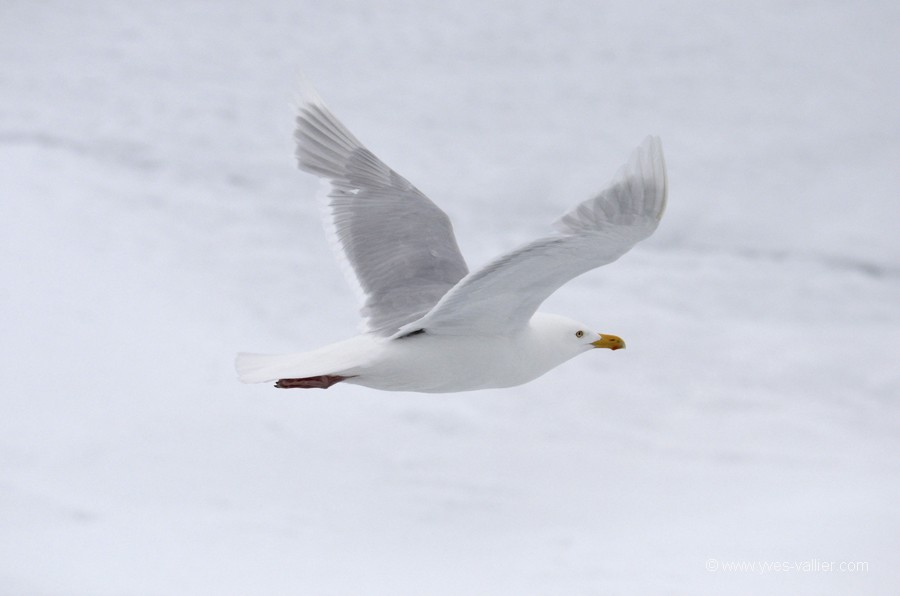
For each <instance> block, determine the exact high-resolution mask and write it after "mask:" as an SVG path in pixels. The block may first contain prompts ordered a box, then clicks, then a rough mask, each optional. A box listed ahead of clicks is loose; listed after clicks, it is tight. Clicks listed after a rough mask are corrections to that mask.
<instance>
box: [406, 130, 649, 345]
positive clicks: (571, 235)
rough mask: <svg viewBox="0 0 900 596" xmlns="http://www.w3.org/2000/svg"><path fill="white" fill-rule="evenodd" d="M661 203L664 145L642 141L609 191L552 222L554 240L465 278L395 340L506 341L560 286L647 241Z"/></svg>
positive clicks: (519, 251)
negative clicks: (410, 336)
mask: <svg viewBox="0 0 900 596" xmlns="http://www.w3.org/2000/svg"><path fill="white" fill-rule="evenodd" d="M665 205H666V168H665V162H664V161H663V153H662V146H661V145H660V142H659V139H658V138H656V137H648V138H647V139H646V140H645V141H644V143H643V144H642V145H641V146H640V147H639V148H638V149H636V150H635V151H634V153H633V154H632V155H631V158H630V159H629V160H628V162H627V163H626V164H625V166H624V167H623V168H622V169H621V170H619V172H618V173H617V174H616V176H615V178H614V179H613V181H612V183H611V184H610V186H609V187H608V188H606V189H605V190H603V191H602V192H601V193H600V194H599V195H597V196H596V197H594V198H592V199H588V200H587V201H584V202H583V203H580V204H579V205H577V206H576V207H575V208H574V209H572V210H571V211H569V212H568V213H566V214H565V215H563V216H562V217H561V218H560V219H559V220H557V221H556V222H555V224H554V228H555V229H556V230H557V232H558V233H557V234H554V235H552V236H547V237H545V238H540V239H538V240H535V241H533V242H531V243H529V244H526V245H525V246H522V247H521V248H519V249H517V250H514V251H512V252H510V253H507V254H505V255H503V256H501V257H498V258H497V259H495V260H493V261H492V262H490V263H488V264H487V265H486V266H485V267H483V268H481V269H480V270H478V271H475V272H473V273H471V274H469V275H468V276H466V277H465V278H463V279H462V280H461V281H460V282H459V283H458V284H456V285H455V286H454V287H453V289H451V290H450V291H449V292H447V294H445V295H444V297H443V298H441V300H440V302H438V303H437V304H436V305H435V307H434V308H433V309H432V310H431V311H430V312H429V313H428V314H427V315H425V316H424V317H422V318H421V319H419V320H417V321H413V322H411V323H409V324H407V325H406V326H405V327H403V328H401V329H400V332H399V333H398V334H397V336H402V335H404V334H407V333H410V332H413V331H416V330H418V329H424V330H425V331H426V332H427V333H431V334H438V335H442V334H446V335H457V334H464V335H479V334H481V335H485V334H486V335H493V334H499V335H507V334H511V333H514V332H515V331H516V330H518V329H521V328H522V327H524V326H525V325H526V324H527V323H528V321H529V320H530V319H531V317H532V315H534V313H535V311H536V310H537V308H538V307H539V306H540V304H541V303H542V302H543V301H544V300H546V299H547V297H549V296H550V294H552V293H553V292H554V291H556V289H557V288H559V287H560V286H562V285H563V284H564V283H566V282H567V281H569V280H570V279H572V278H573V277H576V276H578V275H581V274H582V273H585V272H586V271H590V270H591V269H594V268H596V267H600V266H601V265H606V264H607V263H611V262H613V261H615V260H616V259H618V258H619V257H621V256H622V255H623V254H625V253H626V252H628V251H629V250H630V249H631V247H632V246H634V245H635V244H636V243H638V242H640V241H641V240H643V239H644V238H647V237H648V236H650V234H652V233H653V231H654V230H655V229H656V227H657V225H658V224H659V220H660V218H661V217H662V214H663V210H664V209H665Z"/></svg>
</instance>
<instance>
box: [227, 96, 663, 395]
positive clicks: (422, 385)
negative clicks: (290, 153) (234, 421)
mask: <svg viewBox="0 0 900 596" xmlns="http://www.w3.org/2000/svg"><path fill="white" fill-rule="evenodd" d="M295 137H296V141H297V152H296V154H297V160H298V163H299V165H300V168H301V169H303V170H305V171H308V172H311V173H314V174H317V175H319V176H321V177H322V178H324V179H325V180H326V181H328V183H329V186H328V190H327V191H326V196H325V197H324V201H325V207H326V209H325V212H326V227H327V228H328V229H329V230H330V231H331V232H332V234H331V235H332V241H333V244H334V245H335V248H336V249H337V254H338V258H339V261H340V262H341V264H342V267H343V268H344V270H345V273H347V274H348V276H349V277H350V279H351V283H352V284H353V285H354V286H356V287H357V289H358V290H359V292H360V293H361V298H362V302H363V304H362V316H363V320H364V323H365V325H364V332H363V333H362V334H361V335H359V336H357V337H353V338H350V339H348V340H345V341H342V342H338V343H336V344H331V345H329V346H325V347H323V348H321V349H319V350H315V351H312V352H305V353H298V354H282V355H260V354H239V355H238V358H237V369H238V373H239V375H240V379H241V380H242V381H244V382H248V383H255V382H264V381H278V383H277V385H276V386H279V387H323V388H324V387H328V386H330V385H332V384H334V383H336V382H341V381H343V382H348V383H355V384H359V385H365V386H368V387H373V388H376V389H384V390H393V391H422V392H452V391H468V390H473V389H484V388H490V387H510V386H514V385H519V384H522V383H525V382H528V381H530V380H532V379H535V378H537V377H539V376H540V375H542V374H544V373H545V372H547V371H549V370H551V369H552V368H555V367H556V366H559V365H560V364H562V363H563V362H565V361H566V360H569V359H570V358H572V357H574V356H576V355H577V354H579V353H581V352H584V351H587V350H590V349H593V348H598V347H606V348H612V349H617V348H621V347H624V342H622V341H621V340H620V339H619V338H617V337H615V336H610V335H599V339H598V334H596V333H591V332H588V330H587V329H588V327H587V326H585V325H583V324H580V323H578V322H576V321H573V320H571V319H568V318H566V317H560V316H557V315H550V314H546V313H536V311H537V308H538V307H539V306H540V304H541V303H542V302H543V301H544V300H545V299H546V298H547V297H548V296H550V294H552V293H553V292H554V291H556V289H557V288H559V287H560V286H562V285H563V284H564V283H566V282H567V281H569V280H570V279H572V278H574V277H576V276H578V275H581V274H582V273H585V272H587V271H589V270H591V269H594V268H596V267H600V266H602V265H606V264H608V263H611V262H612V261H615V260H616V259H618V258H619V257H620V256H622V255H623V254H625V253H626V252H628V250H630V249H631V247H632V246H634V245H635V244H636V243H637V242H639V241H641V240H643V239H645V238H647V237H648V236H649V235H650V234H652V233H653V231H654V230H655V229H656V227H657V225H658V224H659V220H660V218H661V217H662V214H663V211H664V209H665V204H666V171H665V163H664V161H663V154H662V147H661V145H660V142H659V139H658V138H656V137H648V138H647V139H646V140H645V141H644V142H643V143H642V144H641V146H640V147H638V148H637V149H636V150H635V151H634V153H633V154H632V155H631V157H630V158H629V160H628V161H627V163H626V164H625V166H623V167H622V168H621V169H620V170H619V172H618V173H617V174H616V176H615V177H614V179H613V181H612V183H611V184H610V185H609V186H608V187H607V188H606V189H604V190H603V191H601V192H600V193H598V194H597V195H596V196H595V197H593V198H590V199H588V200H586V201H584V202H582V203H579V204H578V205H576V206H575V207H574V208H573V209H572V210H570V211H569V212H568V213H566V214H565V215H563V216H562V217H561V218H560V219H559V220H557V221H556V222H555V223H554V228H555V230H556V233H554V234H551V235H548V236H546V237H543V238H539V239H537V240H534V241H532V242H529V243H528V244H526V245H524V246H522V247H520V248H518V249H516V250H514V251H512V252H509V253H507V254H505V255H502V256H500V257H498V258H496V259H494V260H493V261H491V262H490V263H488V264H487V265H486V266H484V267H482V268H481V269H479V270H477V271H474V272H472V273H469V271H468V267H467V266H466V263H465V261H464V260H463V258H462V255H461V254H460V252H459V248H458V246H457V244H456V239H455V238H454V236H453V229H452V226H451V224H450V220H449V218H448V217H447V215H446V214H445V213H444V212H443V211H441V210H440V209H439V208H438V207H437V206H436V205H435V204H434V203H432V202H431V201H430V200H429V199H428V198H427V197H426V196H425V195H424V194H422V193H421V192H420V191H419V190H418V189H416V188H415V187H414V186H413V185H412V184H410V183H409V182H408V181H407V180H406V179H405V178H403V177H402V176H400V175H399V174H397V173H396V172H394V171H393V170H391V169H390V168H388V167H387V166H386V165H385V164H384V163H383V162H381V160H379V159H378V158H377V157H376V156H375V155H374V154H373V153H372V152H370V151H369V150H368V149H366V148H365V147H364V146H363V145H362V144H361V143H360V142H359V141H358V140H357V139H356V137H354V136H353V135H352V134H351V133H350V132H349V131H348V130H347V129H346V128H345V127H344V126H343V125H342V124H341V123H340V122H339V121H338V120H337V119H336V118H335V117H334V116H333V115H332V114H331V112H330V111H329V110H328V109H327V108H326V107H325V105H324V104H323V103H322V101H321V99H320V98H319V97H318V96H317V95H316V94H315V93H314V92H309V93H307V94H306V95H305V97H304V98H303V100H302V102H301V104H300V107H299V114H298V116H297V130H296V135H295Z"/></svg>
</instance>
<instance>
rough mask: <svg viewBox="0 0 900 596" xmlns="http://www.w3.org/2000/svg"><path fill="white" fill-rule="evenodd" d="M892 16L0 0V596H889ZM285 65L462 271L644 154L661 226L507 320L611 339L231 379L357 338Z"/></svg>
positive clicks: (899, 441)
mask: <svg viewBox="0 0 900 596" xmlns="http://www.w3.org/2000/svg"><path fill="white" fill-rule="evenodd" d="M898 25H900V8H898V5H897V4H896V3H895V2H887V1H881V2H879V1H868V2H853V3H851V2H802V1H797V2H782V1H777V2H776V1H767V2H754V3H721V2H707V1H701V0H690V1H685V2H677V3H676V2H664V1H656V2H643V1H641V2H627V1H624V0H608V1H603V2H594V1H588V0H572V1H557V2H539V1H536V0H528V1H526V2H514V1H511V0H502V1H493V2H484V1H477V0H458V1H456V2H453V3H445V4H438V3H423V2H413V1H401V0H397V1H383V2H382V1H379V2H367V1H364V0H346V1H336V2H316V1H312V0H300V1H293V2H292V1H289V0H259V1H255V2H240V1H218V2H214V1H199V0H191V1H174V0H154V1H153V2H149V1H148V2H119V1H108V2H101V1H89V2H78V3H74V2H62V1H59V0H46V1H42V2H32V1H26V0H11V1H7V2H4V3H3V5H2V7H0V207H2V212H0V246H2V251H0V267H2V269H0V272H2V280H3V283H2V285H0V400H2V401H0V407H2V410H0V594H4V595H5V594H10V595H53V596H57V595H58V596H70V595H85V596H87V595H90V596H95V595H98V596H99V595H122V594H129V595H131V594H134V595H173V594H178V595H182V594H183V595H191V596H195V595H205V594H210V595H223V594H235V595H238V594H240V595H245V594H264V595H274V594H317V595H319V594H322V595H326V594H334V595H345V594H367V595H369V594H384V595H398V594H410V595H413V594H447V595H458V594H485V595H499V594H510V595H522V594H572V595H574V594H604V595H605V594H635V595H648V594H685V595H687V594H691V595H694V594H751V593H752V594H759V593H765V594H792V595H793V594H817V595H821V594H848V593H855V594H863V593H865V594H890V593H893V591H894V590H896V586H897V585H900V570H898V567H897V565H896V553H897V552H900V511H898V508H897V503H898V502H900V474H898V472H900V463H898V462H900V458H898V446H900V415H898V401H897V400H898V397H900V367H898V365H897V353H898V352H897V345H898V340H900V310H898V305H900V234H898V233H897V230H898V222H900V200H898V194H897V189H898V188H900V168H898V164H900V116H898V110H897V106H898V105H900V76H898V75H900V73H898V70H900V68H898V61H897V58H896V56H897V55H898V53H900V41H898V40H900V38H898V36H897V34H896V32H897V27H898ZM301 75H303V76H305V77H306V78H307V79H308V80H309V81H310V82H311V83H312V84H313V85H315V86H316V87H317V88H318V90H319V92H320V93H321V95H322V96H323V97H324V98H325V101H326V102H327V103H328V104H329V105H330V107H331V108H332V110H333V111H334V112H335V114H337V116H338V117H339V118H341V119H342V120H343V121H344V123H345V124H346V125H347V126H348V127H349V128H350V129H351V130H352V131H354V133H355V134H356V135H357V136H358V137H359V138H360V139H361V140H362V141H363V142H364V143H366V144H367V145H368V146H369V148H370V149H372V150H373V151H374V152H375V153H376V154H378V155H379V156H380V157H381V158H382V159H383V160H384V161H385V162H386V163H388V164H389V165H390V166H392V167H393V168H394V169H396V170H397V171H398V172H400V173H401V174H402V175H404V176H405V177H407V178H409V179H410V180H411V181H412V182H413V183H414V184H416V185H417V186H418V187H419V188H420V189H421V190H423V191H424V192H425V193H426V194H428V195H429V196H430V197H431V198H432V199H433V200H435V201H436V202H437V203H438V204H439V205H440V206H442V207H443V208H444V209H445V210H446V211H447V213H448V214H449V215H450V216H451V218H452V220H453V221H454V225H455V229H456V233H457V237H458V239H459V243H460V246H461V247H462V250H463V253H464V254H465V256H466V258H467V259H468V260H469V263H470V266H472V267H477V266H478V265H479V264H481V263H483V262H485V261H486V260H487V259H489V258H491V257H492V256H494V255H496V254H497V253H499V252H500V251H504V250H508V249H510V248H513V247H515V246H516V245H518V244H520V243H522V242H524V241H526V240H529V239H531V238H533V237H535V236H537V235H539V234H541V233H543V232H545V231H546V230H547V224H548V223H549V222H550V221H552V220H553V219H554V218H555V217H557V216H558V215H559V214H560V213H562V212H563V211H564V210H566V209H567V208H568V207H570V206H571V205H572V204H574V203H575V202H577V201H580V200H582V199H584V198H586V197H587V196H589V195H590V194H591V193H592V192H594V191H596V190H599V189H600V188H602V186H603V185H605V184H606V182H607V181H608V180H609V179H610V178H611V177H612V175H613V173H614V172H615V170H616V169H617V168H618V167H619V165H620V164H621V163H623V161H624V159H625V158H626V156H627V155H628V153H629V152H630V150H631V149H632V148H633V147H634V146H636V145H637V144H639V143H640V141H641V140H642V139H643V138H644V136H646V135H647V134H658V135H660V136H661V137H662V140H663V146H664V149H665V151H666V157H667V161H668V168H669V183H670V196H669V208H668V212H667V214H666V217H665V219H664V220H663V223H662V225H661V227H660V229H659V231H658V232H657V234H656V235H655V236H653V237H652V238H651V239H650V240H648V241H647V242H645V243H643V244H641V245H640V246H639V247H638V248H636V249H635V250H634V251H633V252H632V253H629V254H628V255H626V256H625V257H624V258H623V259H622V260H621V261H619V262H618V263H615V264H613V265H612V266H609V267H606V268H603V269H602V270H597V271H594V272H591V273H589V274H587V275H585V276H583V277H581V278H579V279H577V280H575V281H574V282H572V283H571V284H569V285H568V286H566V287H565V288H563V289H562V290H561V291H560V292H558V293H557V294H556V295H554V296H553V297H552V298H551V299H550V301H548V304H547V306H546V308H547V309H548V310H553V311H557V312H561V313H565V314H567V315H570V316H573V317H575V318H578V319H581V320H584V321H587V322H590V323H591V324H593V325H594V326H595V327H596V328H597V329H599V330H602V331H604V332H609V333H615V334H617V335H621V336H622V337H623V338H624V339H625V340H626V341H627V342H628V346H629V349H628V350H625V351H622V352H616V353H609V352H604V353H603V354H599V353H591V354H587V355H584V356H582V357H580V358H578V359H576V360H574V361H572V362H570V363H568V364H566V365H564V366H563V367H561V368H559V369H557V370H555V371H553V372H551V373H549V374H547V375H546V376H544V377H542V378H541V379H539V380H537V381H535V382H534V383H531V384H529V385H526V386H524V387H519V388H514V389H508V390H502V391H483V392H475V393H470V394H455V395H429V396H425V395H417V394H388V393H380V392H376V391H372V390H368V389H365V388H360V387H354V386H340V385H338V386H336V387H333V388H332V389H329V390H328V391H308V392H302V391H280V390H276V389H273V388H272V387H269V386H244V385H240V384H239V383H238V382H237V381H236V379H235V375H234V372H233V369H232V361H233V356H234V353H235V352H237V351H244V350H246V351H271V352H279V351H299V350H304V349H310V348H315V347H318V346H320V345H322V344H324V343H327V342H330V341H334V340H338V339H341V338H344V337H346V336H348V335H351V334H353V333H355V329H356V323H357V305H356V304H355V302H354V297H353V294H352V292H351V291H350V290H349V288H348V287H347V286H346V284H345V283H344V280H343V278H342V277H341V274H340V271H339V269H338V267H337V265H336V263H335V262H334V260H333V258H332V255H331V253H330V250H329V248H328V246H327V243H326V241H325V236H324V233H323V232H322V231H321V226H320V223H319V218H318V208H317V205H316V202H315V198H314V197H315V193H316V190H317V182H316V180H315V179H314V178H313V177H311V176H308V175H305V174H302V173H300V172H298V171H297V170H296V168H295V166H294V163H293V157H292V150H293V148H292V139H291V134H292V124H293V122H292V120H293V113H292V111H293V104H294V101H295V99H296V94H297V90H298V88H299V81H300V78H301ZM849 563H852V564H853V565H852V567H851V566H850V565H848V564H849ZM842 564H844V565H843V566H841V565H842ZM863 564H865V565H863Z"/></svg>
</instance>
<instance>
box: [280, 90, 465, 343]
mask: <svg viewBox="0 0 900 596" xmlns="http://www.w3.org/2000/svg"><path fill="white" fill-rule="evenodd" d="M294 137H295V139H296V141H297V150H296V156H297V162H298V163H299V165H300V169H302V170H305V171H307V172H311V173H313V174H316V175H318V176H321V177H322V178H324V179H325V180H327V181H328V182H329V183H330V186H329V188H328V190H327V191H326V196H325V197H324V199H325V200H324V203H325V211H326V214H325V220H326V221H325V225H326V228H327V229H328V230H329V231H330V232H331V236H332V245H333V246H334V247H335V249H336V254H337V256H338V260H339V261H340V262H341V265H342V268H343V269H344V272H345V273H346V274H347V277H348V279H349V280H350V282H351V285H354V286H355V287H356V289H357V290H359V291H360V292H359V293H360V294H361V300H362V309H361V313H362V316H363V320H364V324H365V329H366V330H367V331H370V332H372V333H375V334H377V335H383V336H389V335H392V334H393V333H395V332H396V331H397V329H399V328H400V327H401V326H403V325H404V324H406V323H408V322H410V321H413V320H415V319H418V318H420V317H421V316H422V315H424V314H425V313H427V312H428V311H429V310H430V309H431V308H432V307H433V306H434V305H435V304H436V303H437V302H438V300H440V298H441V297H442V296H443V295H444V294H446V293H447V291H448V290H449V289H450V288H452V287H453V286H454V285H455V284H456V283H457V282H458V281H459V280H460V279H462V278H463V277H464V276H465V275H466V274H467V273H468V268H467V267H466V263H465V260H464V259H463V257H462V255H461V254H460V252H459V247H458V246H457V244H456V239H455V237H454V235H453V228H452V226H451V224H450V220H449V218H448V217H447V215H446V214H445V213H444V212H443V211H441V209H440V208H438V207H437V206H436V205H435V204H434V203H432V202H431V201H430V200H429V199H428V197H426V196H425V195H424V194H422V193H421V192H420V191H419V190H418V189H417V188H416V187H414V186H413V185H412V184H410V183H409V182H408V181H407V180H406V179H405V178H403V177H402V176H400V175H399V174H397V173H396V172H394V171H393V170H391V169H390V168H389V167H387V166H386V165H385V164H384V163H383V162H382V161H381V160H380V159H378V158H377V157H375V155H374V154H373V153H372V152H371V151H369V150H368V149H366V148H365V147H364V146H363V145H362V143H360V142H359V141H358V140H357V139H356V137H354V136H353V134H351V133H350V131H348V130H347V129H346V128H345V127H344V126H343V125H342V124H341V123H340V122H339V121H338V120H337V118H335V117H334V116H333V115H332V114H331V112H330V111H329V110H328V108H326V107H325V105H324V104H323V103H322V101H321V99H320V98H319V97H318V96H317V95H316V94H315V92H313V91H311V90H310V91H307V92H306V93H305V94H304V96H303V98H302V99H301V102H300V106H299V110H298V114H297V128H296V132H295V134H294Z"/></svg>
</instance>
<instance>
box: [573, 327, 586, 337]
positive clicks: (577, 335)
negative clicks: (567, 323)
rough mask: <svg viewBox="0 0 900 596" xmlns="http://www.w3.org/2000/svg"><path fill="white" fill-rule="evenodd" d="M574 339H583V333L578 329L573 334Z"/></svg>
mask: <svg viewBox="0 0 900 596" xmlns="http://www.w3.org/2000/svg"><path fill="white" fill-rule="evenodd" d="M575 337H579V338H581V337H584V331H581V330H580V329H579V330H578V331H576V332H575Z"/></svg>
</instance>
